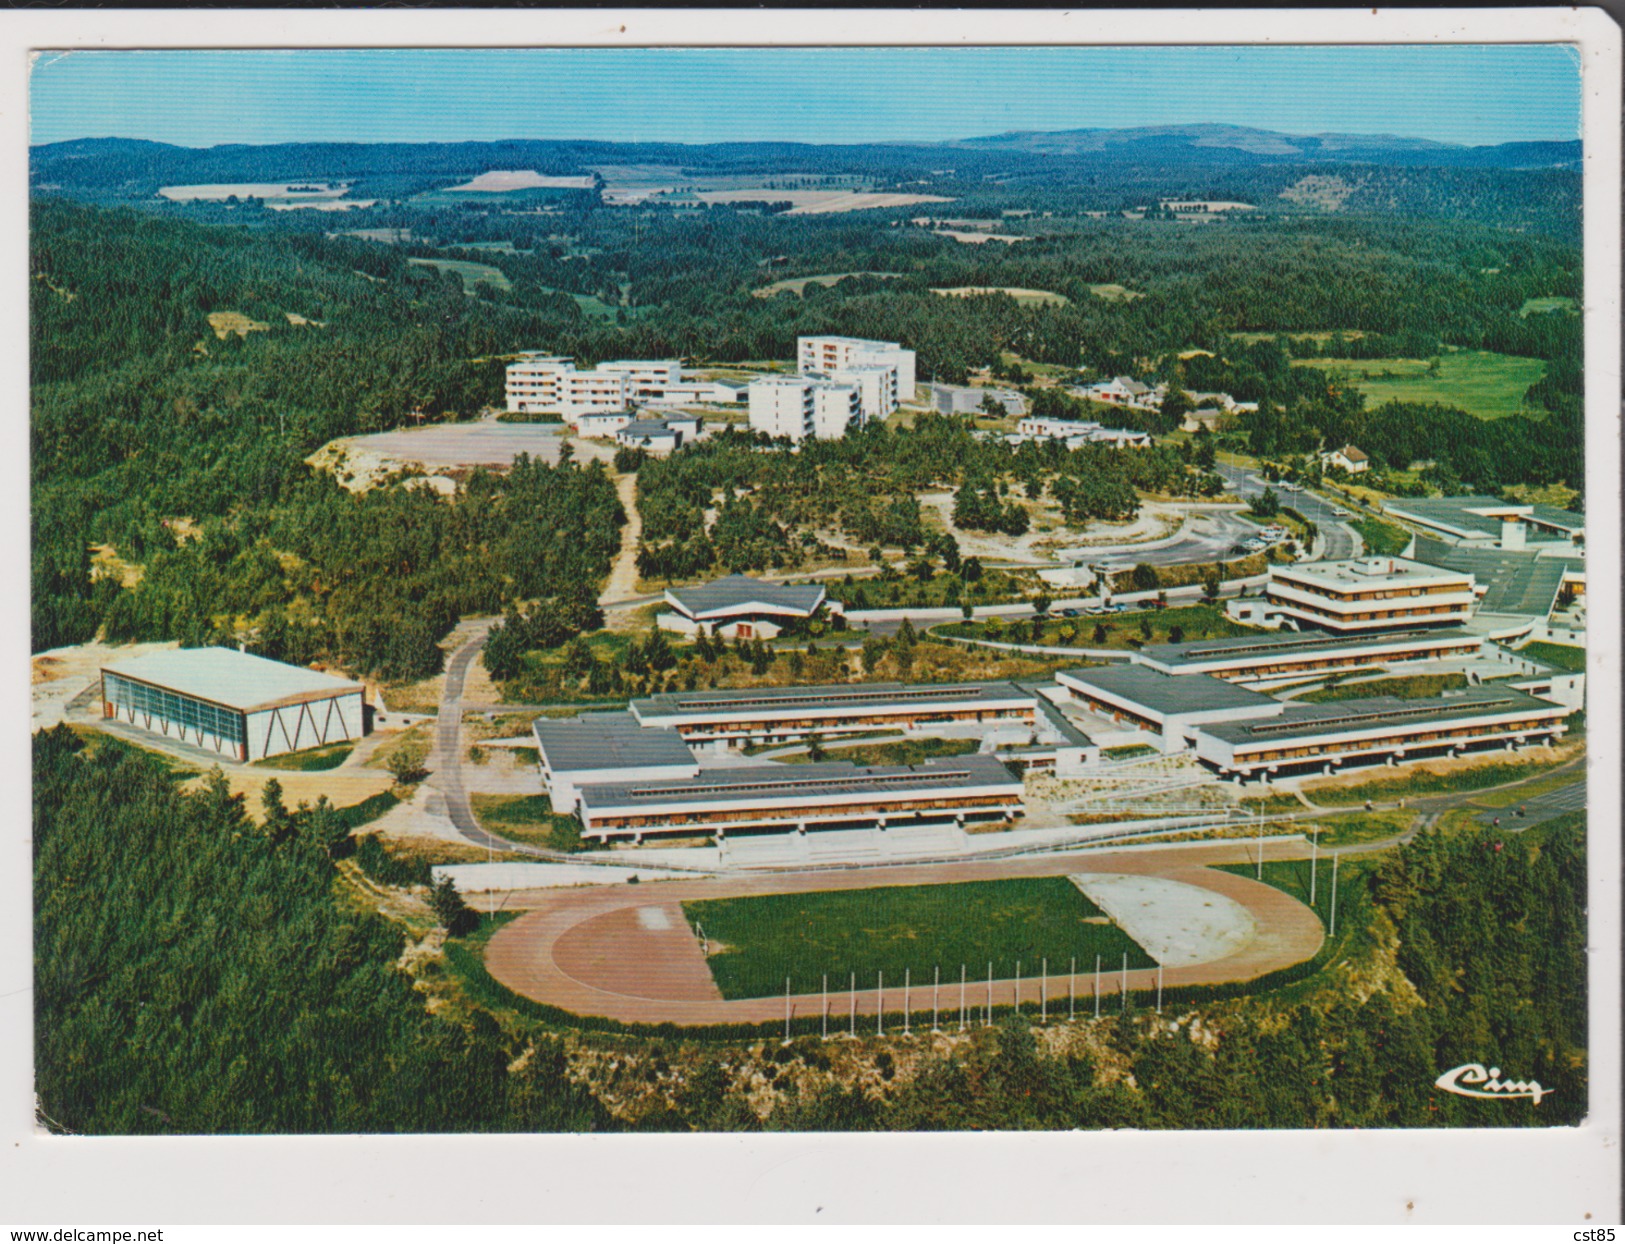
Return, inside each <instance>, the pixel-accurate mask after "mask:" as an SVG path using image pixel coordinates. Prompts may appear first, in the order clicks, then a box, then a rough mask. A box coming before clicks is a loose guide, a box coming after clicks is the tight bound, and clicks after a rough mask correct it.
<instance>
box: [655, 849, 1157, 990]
mask: <svg viewBox="0 0 1625 1244" xmlns="http://www.w3.org/2000/svg"><path fill="white" fill-rule="evenodd" d="M683 913H684V915H685V916H686V917H687V918H688V919H689V921H690V922H695V921H697V922H698V923H699V924H700V925H702V926H703V927H704V931H705V936H706V938H707V939H709V940H710V941H711V942H712V943H718V942H720V943H721V944H722V946H723V947H725V949H723V950H721V951H720V952H718V953H714V954H713V955H712V956H711V974H712V976H713V977H714V978H715V979H716V982H717V987H718V988H719V989H721V990H722V996H723V997H725V998H760V997H769V996H771V995H773V994H781V993H783V992H784V982H785V977H786V976H787V975H788V976H789V977H790V978H791V989H792V990H794V991H795V992H798V993H817V992H818V991H819V989H820V988H821V986H822V980H823V977H824V976H825V975H826V974H827V975H828V977H829V981H830V986H831V988H835V987H837V986H839V987H841V988H845V987H846V986H847V985H848V984H849V982H850V979H851V975H850V974H851V973H853V972H856V973H857V977H858V985H859V987H860V988H871V989H872V988H874V986H875V983H876V974H877V973H884V974H885V982H886V985H885V987H886V989H887V990H893V989H897V990H901V988H902V985H903V973H904V971H905V970H906V971H908V972H909V973H910V974H911V976H912V980H913V985H914V988H915V990H916V999H917V1000H923V999H925V997H926V992H927V991H929V989H930V986H931V979H932V973H933V971H934V970H935V969H937V968H941V969H942V978H943V981H944V982H945V983H946V982H947V981H948V980H949V979H950V978H951V979H952V980H954V981H956V982H957V980H958V979H959V969H960V965H961V964H963V965H966V968H967V971H968V974H969V978H970V980H972V981H976V980H978V979H980V980H984V981H985V980H986V979H987V973H988V964H989V963H990V962H991V963H992V965H993V968H992V971H993V977H994V979H995V980H1001V979H1002V980H1008V979H1010V978H1011V977H1013V976H1014V975H1015V974H1016V964H1017V962H1018V961H1019V962H1020V965H1021V972H1022V975H1023V977H1031V976H1035V975H1037V974H1038V972H1039V970H1040V964H1041V963H1042V962H1043V960H1045V959H1046V958H1047V959H1048V960H1049V971H1050V975H1051V976H1052V977H1062V976H1064V974H1065V973H1066V972H1067V969H1068V967H1069V965H1070V963H1071V960H1072V959H1073V958H1076V959H1077V961H1078V964H1079V970H1080V971H1082V970H1083V965H1085V964H1088V965H1089V970H1090V971H1093V965H1094V961H1095V956H1096V955H1099V956H1100V957H1101V959H1102V961H1103V962H1104V963H1106V964H1108V965H1111V966H1114V967H1117V968H1119V969H1120V968H1121V967H1122V962H1123V956H1124V955H1125V954H1126V955H1128V965H1129V967H1130V968H1146V967H1154V966H1155V962H1154V961H1153V960H1152V959H1151V957H1150V956H1149V955H1147V954H1146V953H1145V951H1144V950H1142V949H1141V948H1140V946H1139V944H1138V943H1136V942H1135V941H1133V940H1132V939H1131V938H1130V937H1129V936H1128V935H1127V934H1126V933H1124V932H1123V931H1122V930H1121V929H1119V928H1118V927H1117V926H1116V925H1114V924H1112V923H1110V922H1109V920H1107V918H1106V917H1105V915H1104V914H1103V913H1102V912H1101V910H1100V908H1098V907H1096V906H1095V905H1094V904H1093V903H1091V902H1090V901H1089V900H1088V899H1087V898H1085V897H1084V896H1083V894H1082V892H1081V891H1080V890H1079V889H1078V888H1077V887H1076V886H1075V885H1073V884H1072V883H1071V882H1070V881H1069V880H1067V879H1066V878H1065V877H1031V878H1023V879H1019V880H1010V881H971V882H963V883H961V884H957V885H935V886H887V887H883V888H879V889H873V890H839V891H826V892H820V893H811V894H769V895H761V896H758V897H754V898H740V899H709V900H705V901H701V902H690V903H684V904H683ZM1091 922H1093V923H1091ZM1062 988H1063V984H1062V982H1060V981H1057V982H1056V985H1055V990H1056V993H1057V994H1059V993H1060V992H1061V991H1062Z"/></svg>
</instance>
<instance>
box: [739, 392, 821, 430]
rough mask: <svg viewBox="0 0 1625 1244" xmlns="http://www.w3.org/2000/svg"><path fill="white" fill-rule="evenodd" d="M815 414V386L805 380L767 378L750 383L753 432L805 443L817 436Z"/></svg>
mask: <svg viewBox="0 0 1625 1244" xmlns="http://www.w3.org/2000/svg"><path fill="white" fill-rule="evenodd" d="M813 413H814V398H813V385H812V382H811V381H809V380H807V379H805V378H803V377H801V376H764V377H762V378H761V379H760V380H752V381H751V382H750V427H751V431H753V432H765V433H767V435H769V436H772V437H784V438H785V439H786V440H791V441H804V440H806V439H807V438H808V437H809V436H812V435H813V431H814V423H813Z"/></svg>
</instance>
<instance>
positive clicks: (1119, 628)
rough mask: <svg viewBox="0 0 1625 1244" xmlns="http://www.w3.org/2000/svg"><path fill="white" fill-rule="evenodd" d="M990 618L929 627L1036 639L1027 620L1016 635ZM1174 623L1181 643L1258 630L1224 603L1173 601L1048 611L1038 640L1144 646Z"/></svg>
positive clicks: (937, 631) (1163, 639)
mask: <svg viewBox="0 0 1625 1244" xmlns="http://www.w3.org/2000/svg"><path fill="white" fill-rule="evenodd" d="M989 621H992V622H994V625H992V626H991V627H990V626H989V624H988V622H948V623H945V624H941V625H938V626H934V627H932V628H931V633H932V634H934V635H947V636H952V637H954V638H959V639H987V640H993V641H995V642H997V643H1023V644H1030V643H1033V642H1035V641H1034V640H1033V638H1032V623H1031V621H1029V620H1023V621H1022V622H1021V624H1020V627H1021V629H1020V636H1019V638H1017V637H1015V636H1012V634H1011V630H1012V626H1011V624H1010V623H1008V622H1004V621H1002V620H994V619H990V620H989ZM1096 627H1103V628H1104V629H1105V635H1104V636H1102V637H1101V638H1100V639H1098V640H1097V639H1096V638H1095V628H1096ZM1174 627H1178V628H1179V629H1180V631H1181V635H1180V642H1182V643H1183V642H1192V641H1195V640H1201V639H1233V638H1237V637H1241V636H1246V635H1256V634H1257V633H1258V632H1257V630H1256V629H1255V628H1253V627H1248V626H1241V625H1239V624H1238V623H1235V622H1232V621H1231V620H1230V619H1229V618H1228V617H1226V616H1225V613H1224V610H1223V609H1219V608H1216V607H1215V606H1213V605H1172V606H1170V607H1169V608H1167V609H1146V610H1142V611H1140V612H1137V613H1108V614H1096V615H1093V616H1090V615H1087V614H1084V615H1079V616H1078V617H1076V618H1058V617H1050V618H1047V619H1045V621H1044V635H1043V638H1042V639H1041V640H1039V641H1037V642H1038V643H1039V644H1040V645H1042V646H1044V647H1051V648H1101V649H1107V648H1133V647H1143V646H1144V645H1146V644H1163V643H1172V642H1174V641H1172V640H1171V639H1170V638H1169V632H1170V631H1171V630H1172V629H1173V628H1174ZM1147 631H1149V632H1150V634H1149V635H1148V634H1147V633H1146V632H1147ZM1068 632H1070V633H1068Z"/></svg>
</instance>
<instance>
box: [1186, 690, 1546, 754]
mask: <svg viewBox="0 0 1625 1244" xmlns="http://www.w3.org/2000/svg"><path fill="white" fill-rule="evenodd" d="M1554 707H1556V706H1555V705H1553V704H1552V703H1551V701H1549V700H1542V699H1538V698H1537V697H1535V696H1532V695H1527V694H1525V693H1524V692H1522V691H1518V690H1516V689H1514V688H1512V687H1508V686H1505V685H1501V684H1497V685H1495V686H1493V687H1470V688H1468V689H1467V690H1465V691H1453V692H1449V693H1447V694H1445V695H1443V696H1438V697H1435V698H1433V699H1427V700H1405V699H1401V698H1399V697H1398V696H1392V695H1377V696H1370V697H1368V698H1366V699H1361V700H1333V701H1329V702H1325V703H1321V704H1306V703H1304V702H1303V701H1301V700H1293V701H1290V702H1288V703H1287V705H1286V708H1285V709H1284V710H1283V711H1282V713H1281V715H1280V716H1279V717H1271V718H1269V719H1268V720H1265V721H1227V722H1218V723H1215V724H1214V725H1210V726H1204V727H1203V729H1204V730H1205V731H1206V732H1207V733H1208V734H1211V735H1213V736H1214V737H1215V738H1219V739H1224V740H1226V741H1227V742H1231V743H1237V744H1248V743H1268V742H1273V741H1275V740H1279V739H1284V738H1285V739H1290V738H1297V737H1302V736H1304V735H1327V734H1342V733H1345V732H1347V731H1351V730H1371V729H1378V728H1381V727H1383V726H1399V725H1413V724H1416V723H1418V722H1431V721H1440V722H1444V721H1453V720H1457V719H1460V718H1464V717H1479V716H1487V715H1493V714H1499V713H1514V712H1518V711H1520V710H1523V709H1527V708H1547V709H1549V708H1554Z"/></svg>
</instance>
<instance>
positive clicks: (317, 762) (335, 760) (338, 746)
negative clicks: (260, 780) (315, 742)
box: [254, 743, 355, 773]
mask: <svg viewBox="0 0 1625 1244" xmlns="http://www.w3.org/2000/svg"><path fill="white" fill-rule="evenodd" d="M353 751H355V744H354V743H329V744H328V745H327V746H326V747H312V748H307V749H306V750H305V751H302V752H289V753H288V754H287V755H285V756H267V757H266V758H265V759H264V760H256V761H255V762H254V764H255V766H256V767H258V768H261V769H294V770H298V771H300V772H303V773H317V772H320V771H322V770H323V769H337V768H338V767H339V766H340V765H341V764H343V763H344V762H345V761H346V760H348V759H349V757H350V753H351V752H353Z"/></svg>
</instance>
